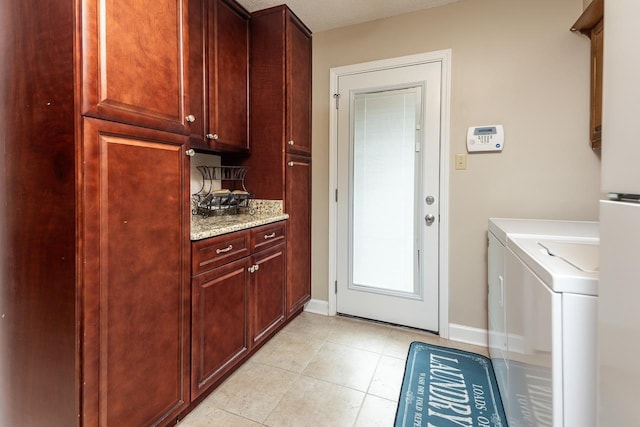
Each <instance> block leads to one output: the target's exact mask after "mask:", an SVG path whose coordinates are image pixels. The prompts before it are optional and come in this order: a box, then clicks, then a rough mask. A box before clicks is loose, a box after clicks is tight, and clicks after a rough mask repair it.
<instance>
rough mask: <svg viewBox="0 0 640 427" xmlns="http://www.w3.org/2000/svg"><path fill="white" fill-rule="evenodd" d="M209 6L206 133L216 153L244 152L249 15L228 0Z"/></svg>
mask: <svg viewBox="0 0 640 427" xmlns="http://www.w3.org/2000/svg"><path fill="white" fill-rule="evenodd" d="M212 7H215V11H214V17H213V25H212V27H213V28H212V27H210V28H209V31H210V40H211V39H213V40H214V42H213V43H210V45H209V57H208V60H207V64H208V66H209V71H208V73H207V75H208V79H209V84H208V94H209V113H208V114H209V117H208V122H209V129H208V130H207V134H208V135H210V136H209V138H211V137H213V138H214V139H211V140H210V145H211V147H212V148H214V149H215V150H216V151H224V152H248V151H249V132H248V129H249V127H248V118H249V68H248V67H249V15H248V14H247V12H246V11H244V9H242V8H241V7H240V6H238V5H237V4H236V3H235V2H233V1H232V0H215V1H212ZM212 31H213V32H212ZM216 136H217V138H215V137H216Z"/></svg>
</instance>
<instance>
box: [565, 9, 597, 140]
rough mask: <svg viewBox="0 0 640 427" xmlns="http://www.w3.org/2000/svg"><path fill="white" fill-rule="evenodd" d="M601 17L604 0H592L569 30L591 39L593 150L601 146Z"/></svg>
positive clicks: (590, 125) (590, 110) (590, 126)
mask: <svg viewBox="0 0 640 427" xmlns="http://www.w3.org/2000/svg"><path fill="white" fill-rule="evenodd" d="M603 17H604V0H593V1H592V2H591V3H590V4H589V6H587V8H586V9H585V10H584V12H583V13H582V15H580V17H579V18H578V20H577V21H576V22H575V24H573V26H572V27H571V31H575V32H580V33H582V34H584V35H586V36H587V37H589V38H590V39H591V79H590V83H591V86H590V95H591V102H590V108H589V112H590V117H589V137H590V139H591V148H593V149H594V150H599V149H600V148H601V146H602V62H603V57H602V56H603V37H604V31H603V29H604V27H603V22H604V20H603Z"/></svg>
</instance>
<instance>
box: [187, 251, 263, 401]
mask: <svg viewBox="0 0 640 427" xmlns="http://www.w3.org/2000/svg"><path fill="white" fill-rule="evenodd" d="M249 266H250V260H249V258H248V257H247V258H243V259H240V260H238V261H234V262H232V263H229V264H226V265H223V266H222V267H218V268H215V269H213V270H211V271H210V272H208V273H204V274H201V275H199V276H196V277H194V278H193V279H192V294H191V298H192V308H191V310H192V314H191V316H192V324H191V340H192V341H191V346H192V349H191V398H192V399H194V398H195V397H197V396H198V395H200V393H201V392H202V391H203V390H204V389H206V388H208V387H209V386H210V385H211V384H213V383H214V382H215V381H216V380H217V379H219V378H220V377H221V376H223V375H224V374H225V373H227V372H228V371H229V370H230V369H231V368H232V367H233V366H235V365H236V364H237V363H238V362H239V361H240V360H241V359H242V358H243V356H244V355H246V354H247V353H248V351H249V340H248V338H249V335H248V330H247V312H248V307H249V304H248V297H249V292H248V278H249V274H250V273H249Z"/></svg>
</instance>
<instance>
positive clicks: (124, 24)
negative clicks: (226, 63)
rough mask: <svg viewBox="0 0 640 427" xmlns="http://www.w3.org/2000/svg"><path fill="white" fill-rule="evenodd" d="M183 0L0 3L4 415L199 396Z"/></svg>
mask: <svg viewBox="0 0 640 427" xmlns="http://www.w3.org/2000/svg"><path fill="white" fill-rule="evenodd" d="M186 12H187V10H186V0H156V1H153V2H129V1H124V0H101V1H97V0H77V1H71V0H68V1H51V0H47V1H40V0H38V1H36V0H23V1H20V2H15V1H11V0H1V3H0V20H1V22H0V24H1V25H0V32H1V38H0V52H2V53H1V55H2V58H0V59H1V60H0V67H1V70H0V75H1V76H2V79H1V80H0V95H1V96H0V102H1V104H0V143H1V144H2V151H3V155H2V157H3V160H2V162H3V164H2V166H4V168H3V169H2V173H1V175H0V186H1V187H2V188H1V189H0V193H1V194H2V197H3V200H2V202H3V203H2V205H0V238H1V239H2V240H1V241H0V249H1V251H2V252H1V253H0V255H1V257H0V274H1V277H0V280H1V282H0V285H1V288H0V339H1V342H0V377H1V378H2V385H1V387H2V396H1V402H2V404H1V405H2V406H1V407H0V425H3V426H4V425H6V426H24V427H29V426H52V427H56V426H64V427H68V426H74V425H75V426H78V425H84V426H97V425H100V426H107V425H158V424H163V423H166V422H169V421H170V420H171V419H172V418H173V417H175V416H176V415H177V414H178V413H179V412H180V411H182V410H183V409H185V408H186V407H187V405H188V402H189V400H188V399H189V397H188V393H189V320H188V319H189V314H190V313H189V306H190V304H189V289H190V288H189V264H188V263H189V234H188V233H189V215H190V214H189V210H188V209H189V204H188V183H187V182H186V179H185V176H187V174H186V173H185V171H186V166H187V164H188V161H187V160H186V156H185V149H186V148H187V144H188V135H189V133H190V130H189V129H188V126H187V123H186V120H185V117H186V116H187V114H188V113H187V111H186V108H187V97H186V94H187V87H186V84H187V79H186V78H185V69H186V68H185V67H186V64H187V59H188V58H187V55H186V54H185V49H184V46H185V44H186V42H187V40H188V38H187V26H186V22H187V21H186Z"/></svg>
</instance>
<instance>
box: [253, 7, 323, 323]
mask: <svg viewBox="0 0 640 427" xmlns="http://www.w3.org/2000/svg"><path fill="white" fill-rule="evenodd" d="M250 28H251V69H250V76H251V79H250V82H251V121H250V124H251V129H252V132H251V139H252V141H251V156H250V157H249V158H247V159H245V160H243V161H242V164H244V165H247V166H249V167H250V168H251V169H250V172H249V173H247V176H246V177H245V184H246V186H247V188H249V189H251V191H252V192H253V193H254V194H255V195H256V197H258V198H263V199H282V200H284V210H285V212H286V213H288V214H289V226H288V232H289V239H288V240H287V260H286V268H287V274H286V277H287V281H286V288H287V292H286V306H287V314H288V316H289V317H291V316H292V315H295V314H297V313H299V312H300V311H301V310H302V308H303V306H304V304H305V303H306V302H307V301H309V299H310V295H311V243H310V242H311V220H310V219H311V157H310V154H311V150H310V147H311V123H310V117H311V89H310V87H311V33H310V31H309V30H308V29H307V28H306V27H305V26H304V24H302V22H301V21H300V20H299V19H298V18H297V17H296V16H295V15H294V14H293V12H291V10H290V9H289V8H287V7H286V6H277V7H274V8H270V9H266V10H263V11H260V12H255V13H253V14H252V15H251V27H250ZM290 141H293V144H291V143H290Z"/></svg>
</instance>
